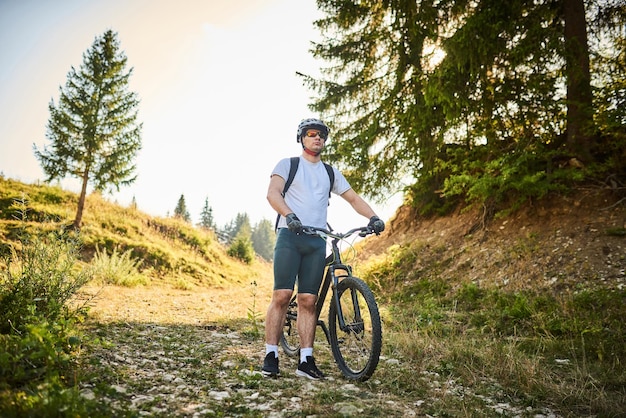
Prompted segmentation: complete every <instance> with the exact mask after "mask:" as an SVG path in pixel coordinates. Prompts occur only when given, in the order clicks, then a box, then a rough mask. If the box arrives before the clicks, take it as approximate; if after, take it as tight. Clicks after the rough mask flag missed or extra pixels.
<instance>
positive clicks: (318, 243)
mask: <svg viewBox="0 0 626 418" xmlns="http://www.w3.org/2000/svg"><path fill="white" fill-rule="evenodd" d="M325 263H326V240H325V239H324V238H321V237H319V236H317V235H306V234H299V235H298V234H295V233H294V232H291V231H290V230H289V229H287V228H280V229H279V230H278V236H277V237H276V245H275V247H274V290H279V289H289V290H293V289H294V287H295V284H296V280H297V281H298V293H309V294H313V295H316V294H317V292H318V290H319V288H320V285H321V283H322V275H323V274H324V266H325Z"/></svg>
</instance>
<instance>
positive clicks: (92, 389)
mask: <svg viewBox="0 0 626 418" xmlns="http://www.w3.org/2000/svg"><path fill="white" fill-rule="evenodd" d="M255 291H256V295H255V296H254V297H253V295H252V291H251V292H247V293H246V294H242V293H244V292H242V291H241V290H237V289H215V290H210V291H209V290H203V291H193V292H192V291H181V290H173V289H165V288H158V287H147V288H135V289H129V288H119V287H108V288H104V289H97V288H90V289H87V292H88V293H90V294H95V293H96V292H98V297H97V298H96V299H95V300H94V301H93V303H92V305H93V307H92V309H91V313H90V320H89V321H88V323H87V327H88V328H89V329H88V335H90V336H92V337H98V338H99V339H100V340H101V341H102V344H101V345H100V346H97V348H96V349H95V350H93V351H91V352H88V353H85V356H84V358H85V364H88V369H89V371H90V373H91V374H90V375H89V376H87V378H86V379H84V383H83V384H82V385H81V392H82V394H83V396H85V397H86V398H90V399H97V400H98V401H99V402H101V403H103V404H106V405H108V406H109V407H110V408H111V410H112V411H111V414H112V416H151V417H211V416H227V417H232V416H240V417H295V416H302V417H307V416H324V417H326V416H358V417H370V416H371V417H379V416H388V417H392V416H393V417H413V416H429V415H428V414H426V412H425V411H428V410H429V408H431V409H432V406H433V404H435V403H436V402H437V401H438V399H437V398H439V397H456V398H458V402H456V404H457V405H463V403H464V402H465V401H466V400H469V399H470V398H471V399H472V408H473V409H472V410H466V411H463V410H457V411H447V412H446V414H447V415H448V416H472V415H474V414H477V415H474V416H533V417H555V415H554V414H552V413H550V412H549V411H545V410H538V409H534V410H533V411H528V410H526V409H522V408H521V407H516V406H513V405H510V404H508V403H500V402H497V401H496V400H495V397H494V398H493V399H492V398H490V397H489V396H484V395H478V394H471V393H469V392H468V390H467V389H466V388H464V387H463V386H461V385H460V384H458V383H456V382H454V381H450V380H448V379H446V378H445V377H441V376H439V375H438V374H437V373H435V372H428V371H421V372H420V371H415V370H402V367H403V365H402V363H401V362H400V361H399V360H397V359H392V358H381V362H380V363H379V369H381V368H385V369H386V373H385V375H389V374H388V373H387V372H388V371H392V373H393V372H395V373H414V374H415V381H416V387H420V386H423V387H425V388H427V390H425V391H424V397H423V398H416V397H415V395H411V396H407V394H406V393H405V392H404V391H403V390H402V388H397V390H392V391H390V390H389V387H390V385H389V384H388V382H386V383H385V384H383V382H381V381H380V380H378V379H377V377H378V376H377V375H376V373H375V374H374V377H373V378H372V379H370V380H369V381H368V382H365V383H355V382H352V381H348V380H346V379H344V378H343V377H342V376H341V374H340V372H339V371H338V369H337V368H336V367H335V365H334V361H333V359H332V354H331V352H330V349H329V347H328V344H327V343H326V341H325V340H319V339H318V342H317V343H316V359H317V362H318V365H319V367H320V368H321V369H322V370H323V371H324V372H325V373H326V375H327V379H326V380H324V381H311V380H308V379H304V378H300V377H296V376H295V369H296V367H297V363H296V359H293V358H289V357H287V356H285V355H284V354H282V355H281V357H280V367H281V377H280V378H278V379H271V378H264V377H262V375H261V374H260V366H261V364H262V361H263V356H264V348H263V347H264V346H263V337H262V333H263V328H262V323H261V322H260V320H259V321H253V320H252V319H251V318H250V317H249V316H248V313H249V312H250V309H251V307H252V306H255V305H254V304H255V303H256V307H257V308H256V312H257V314H259V315H260V316H259V318H262V317H264V313H263V314H260V312H261V311H264V309H265V308H266V306H267V301H268V300H269V294H270V291H271V290H270V289H269V288H268V287H267V286H264V287H263V286H257V287H255ZM255 327H256V329H255ZM319 334H322V333H319ZM319 334H318V337H319V336H320V335H319ZM405 367H406V366H405ZM394 369H395V370H394ZM379 375H380V374H379ZM414 393H415V391H414ZM439 400H440V399H439ZM477 403H478V404H480V406H481V408H480V410H476V409H475V408H476V405H477ZM528 414H531V415H528Z"/></svg>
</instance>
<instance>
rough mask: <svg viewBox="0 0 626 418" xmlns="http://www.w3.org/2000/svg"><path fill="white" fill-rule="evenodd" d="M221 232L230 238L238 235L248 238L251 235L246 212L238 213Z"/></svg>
mask: <svg viewBox="0 0 626 418" xmlns="http://www.w3.org/2000/svg"><path fill="white" fill-rule="evenodd" d="M223 233H224V234H225V235H228V236H229V237H230V238H231V240H232V239H234V238H236V237H237V236H239V235H243V236H246V237H248V238H250V236H251V235H252V227H251V226H250V217H249V216H248V214H247V213H238V214H237V216H236V217H235V219H234V220H232V221H230V223H228V224H227V225H226V226H225V227H224V229H223Z"/></svg>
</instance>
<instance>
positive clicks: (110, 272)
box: [91, 246, 148, 287]
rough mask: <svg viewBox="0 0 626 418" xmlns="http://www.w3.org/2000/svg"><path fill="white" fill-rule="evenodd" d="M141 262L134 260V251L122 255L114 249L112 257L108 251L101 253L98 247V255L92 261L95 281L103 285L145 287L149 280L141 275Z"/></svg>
mask: <svg viewBox="0 0 626 418" xmlns="http://www.w3.org/2000/svg"><path fill="white" fill-rule="evenodd" d="M140 264H141V261H140V260H137V259H133V258H132V250H128V251H126V252H124V253H122V254H120V253H118V252H117V248H114V249H113V252H112V253H111V255H108V254H107V252H106V250H104V251H100V249H99V248H98V246H96V254H95V255H94V257H93V260H92V261H91V266H92V268H93V275H94V279H95V280H96V281H97V282H100V283H103V284H114V285H119V286H127V287H133V286H138V285H145V284H147V283H148V279H147V278H146V277H145V276H144V275H142V274H141V273H139V270H138V268H139V265H140Z"/></svg>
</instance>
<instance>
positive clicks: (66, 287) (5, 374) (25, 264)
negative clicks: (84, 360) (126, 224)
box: [0, 208, 103, 417]
mask: <svg viewBox="0 0 626 418" xmlns="http://www.w3.org/2000/svg"><path fill="white" fill-rule="evenodd" d="M25 213H26V210H25V209H24V208H22V214H23V215H22V219H23V220H22V222H23V228H22V230H21V233H20V241H19V244H20V245H19V248H18V249H13V250H12V251H11V252H10V253H9V254H8V255H6V256H5V257H4V259H3V264H2V276H1V277H0V415H2V416H6V417H21V416H51V415H55V416H103V414H102V413H100V412H99V410H100V407H99V406H97V405H96V404H95V403H94V402H92V401H88V400H85V399H82V398H81V396H80V394H79V393H78V390H77V389H76V388H72V385H73V384H75V381H74V378H75V376H76V368H77V356H78V354H79V353H80V349H81V346H82V336H81V334H80V333H79V332H78V330H77V326H76V323H77V321H81V320H82V319H83V318H84V315H85V314H86V308H85V306H84V305H80V304H79V303H74V302H76V301H75V298H74V296H75V294H76V292H77V291H78V290H79V289H80V288H81V287H82V286H83V285H84V284H86V283H87V281H88V280H89V279H90V278H91V276H90V274H89V272H88V271H87V270H81V269H80V268H78V267H77V262H78V258H77V256H78V254H79V249H80V245H79V241H78V238H77V237H72V236H70V234H68V233H66V232H65V231H55V232H50V233H47V234H42V235H36V234H30V233H28V232H27V231H26V228H25V226H26V222H25V219H26V216H25ZM66 414H67V415H66Z"/></svg>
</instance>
